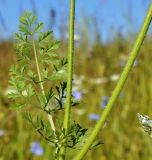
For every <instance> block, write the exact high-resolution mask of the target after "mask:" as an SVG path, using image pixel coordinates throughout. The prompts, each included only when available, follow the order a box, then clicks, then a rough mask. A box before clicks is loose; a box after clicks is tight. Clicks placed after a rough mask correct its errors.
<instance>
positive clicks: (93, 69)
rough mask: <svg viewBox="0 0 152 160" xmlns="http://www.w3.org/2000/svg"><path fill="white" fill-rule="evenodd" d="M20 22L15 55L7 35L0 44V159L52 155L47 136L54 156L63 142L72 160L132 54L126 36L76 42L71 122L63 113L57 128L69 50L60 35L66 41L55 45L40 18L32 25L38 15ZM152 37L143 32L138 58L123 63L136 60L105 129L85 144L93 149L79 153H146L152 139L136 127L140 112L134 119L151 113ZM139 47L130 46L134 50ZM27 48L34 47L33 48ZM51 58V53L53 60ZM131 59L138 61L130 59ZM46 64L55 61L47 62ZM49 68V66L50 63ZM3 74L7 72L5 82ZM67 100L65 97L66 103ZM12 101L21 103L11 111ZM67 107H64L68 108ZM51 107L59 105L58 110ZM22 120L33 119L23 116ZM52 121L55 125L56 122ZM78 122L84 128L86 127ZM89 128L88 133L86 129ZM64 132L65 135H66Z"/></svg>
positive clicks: (122, 155)
mask: <svg viewBox="0 0 152 160" xmlns="http://www.w3.org/2000/svg"><path fill="white" fill-rule="evenodd" d="M150 19H151V18H150ZM20 22H21V23H22V24H21V25H20V26H19V28H20V32H21V33H19V34H16V38H17V42H18V43H17V48H16V51H17V53H18V56H17V57H16V54H14V51H13V49H12V48H13V47H12V46H13V45H12V43H11V42H5V43H3V44H2V45H1V47H0V51H1V52H2V54H0V61H1V63H0V68H1V71H2V72H1V75H0V76H1V79H2V81H1V82H0V84H1V85H0V86H1V88H0V91H1V92H0V93H1V95H0V108H1V110H0V120H1V124H0V159H4V160H5V159H7V160H11V159H19V160H22V159H29V160H30V159H32V160H34V159H41V160H43V159H53V155H54V149H53V148H54V146H53V145H52V143H53V144H54V145H55V147H56V148H57V150H56V158H58V153H59V152H60V147H61V146H62V145H63V144H65V145H66V147H68V148H67V150H66V153H67V158H66V159H72V158H73V157H75V155H76V154H77V153H78V152H79V151H80V149H81V148H82V146H83V145H84V143H85V142H86V141H87V139H88V136H89V135H90V133H91V132H92V131H93V128H94V126H95V122H96V121H98V120H99V117H98V116H99V115H101V119H102V114H103V113H104V111H106V110H107V108H105V107H106V104H107V103H108V101H109V97H110V96H111V94H112V92H113V89H114V87H115V85H116V83H117V81H118V79H119V77H120V74H121V72H122V70H123V68H124V65H125V64H126V62H127V60H128V58H129V56H130V54H129V52H130V50H131V48H132V45H131V44H130V39H129V38H128V39H127V38H124V37H116V38H115V39H114V40H113V41H112V42H110V43H107V44H103V43H102V42H100V41H96V42H94V44H93V45H92V46H91V50H89V51H88V50H87V47H86V48H84V47H83V46H84V43H85V42H83V43H82V44H81V43H80V44H79V46H78V47H77V48H76V52H75V61H74V75H75V76H74V81H73V85H74V86H73V88H76V89H75V92H73V93H72V94H73V96H72V101H71V102H70V100H69V104H71V106H75V105H76V104H77V106H75V107H74V108H73V109H72V110H71V112H72V113H71V117H72V120H74V123H71V124H70V125H69V124H68V123H69V122H68V121H69V120H68V121H67V120H66V118H65V123H64V127H63V128H62V122H63V118H64V117H63V110H64V98H65V95H64V90H65V88H66V83H65V82H64V81H63V79H64V78H66V74H65V73H66V64H67V61H66V60H65V59H64V58H63V57H64V55H66V50H67V47H66V44H65V42H64V41H63V42H61V43H62V44H64V45H63V46H64V47H63V48H62V47H61V48H59V46H58V42H56V41H54V38H53V37H52V33H51V32H45V33H42V32H38V30H39V29H41V27H42V26H43V24H42V23H39V24H37V26H35V27H33V25H35V22H36V18H35V17H34V16H32V15H31V14H29V13H25V14H24V16H23V17H21V19H20ZM149 22H150V21H149ZM149 22H147V24H149ZM25 26H26V27H27V26H28V27H27V28H26V27H25ZM147 27H148V26H147ZM146 30H147V28H146V27H145V31H146ZM37 32H38V33H37ZM22 33H23V34H22ZM144 34H145V33H144ZM144 34H143V35H142V36H144ZM139 36H140V35H139ZM131 38H135V37H131ZM140 38H141V37H140ZM45 39H47V41H45ZM142 40H143V37H142ZM151 41H152V40H151V38H150V37H147V38H146V40H145V42H144V45H143V47H142V49H141V51H140V55H139V57H137V58H136V57H135V56H134V58H133V59H132V61H130V64H129V63H128V64H129V65H130V67H131V66H132V65H133V70H132V71H131V74H130V76H129V79H128V80H127V82H126V83H125V87H124V89H123V90H122V91H121V94H120V95H119V96H118V94H117V96H118V99H117V100H116V103H115V105H114V108H115V109H114V110H113V112H112V113H111V114H110V116H109V117H108V119H105V118H104V121H105V120H106V122H105V123H103V124H104V128H103V130H102V131H101V132H100V133H99V134H98V140H99V142H96V141H94V144H93V145H92V146H91V145H90V146H91V147H90V146H89V147H90V149H91V150H89V152H88V153H87V155H86V157H85V158H84V159H89V160H92V159H93V160H96V159H99V160H100V159H105V160H106V159H107V160H109V159H110V160H115V159H127V160H132V159H141V160H142V159H143V160H144V159H147V160H150V159H151V156H152V155H151V154H152V151H151V139H150V137H149V136H148V134H147V133H145V132H143V131H142V129H141V127H140V124H139V121H138V118H143V117H142V116H140V115H138V118H137V113H141V114H146V115H151V110H150V106H151V103H152V101H151V98H152V86H151V84H152V78H151V72H152V70H151V69H150V64H151V58H152V56H151V54H150V53H151V51H152V48H151ZM48 42H51V43H48ZM138 45H139V47H140V44H138V41H137V46H136V47H138ZM57 48H59V52H60V50H61V51H62V55H60V54H58V55H57V54H56V53H54V52H52V50H56V49H57ZM72 49H73V47H71V49H69V50H70V51H71V53H72ZM136 49H137V48H136ZM137 50H138V49H137ZM137 50H136V51H137ZM63 51H64V53H63ZM136 51H135V50H133V51H132V53H135V52H136ZM138 51H139V50H138ZM4 53H5V54H4ZM25 53H26V54H25ZM30 53H33V55H32V54H30ZM37 53H39V54H37ZM82 53H86V54H82ZM136 53H137V52H136ZM3 54H4V55H6V56H7V61H8V63H6V58H5V56H4V55H3ZM52 54H53V55H52ZM135 55H136V54H135ZM58 56H59V57H60V58H58ZM50 57H51V58H52V57H53V60H51V59H50ZM135 58H136V61H135V62H134V64H133V60H134V59H135ZM4 62H5V63H4ZM14 62H15V63H18V62H19V65H17V66H14V65H13V67H11V69H10V74H11V75H10V76H11V77H9V76H8V68H9V67H10V65H11V64H14ZM41 62H42V63H41ZM50 64H51V65H52V64H53V65H52V66H51V67H50ZM49 67H50V70H49V71H48V70H47V68H49ZM71 70H72V69H71ZM129 70H130V69H129ZM60 71H62V72H60ZM60 73H62V74H60ZM71 73H72V71H71ZM4 75H5V78H4ZM8 79H10V81H9V83H8ZM50 81H51V83H50ZM69 81H70V79H69ZM27 82H28V83H27ZM8 84H9V85H11V88H10V86H9V87H8ZM69 88H70V87H69ZM10 89H11V91H10ZM45 89H46V90H45ZM71 89H72V88H71ZM8 92H9V96H10V98H12V99H13V101H16V102H17V103H14V102H12V101H10V100H9V99H8V98H7V93H8ZM71 92H72V90H69V93H68V94H69V95H70V94H71ZM35 95H36V97H35V98H34V96H35ZM117 96H116V97H117ZM76 99H77V100H79V101H81V103H80V104H79V105H78V103H77V102H78V101H75V100H76ZM105 99H106V101H105ZM36 100H38V101H36ZM23 102H24V103H23ZM50 102H51V103H50ZM109 102H110V101H109ZM14 104H15V105H14ZM48 104H49V105H50V104H51V105H52V104H53V106H55V108H51V109H50V108H49V107H48ZM69 104H68V102H67V106H68V105H69ZM25 105H26V107H25ZM27 105H28V107H30V112H31V113H28V112H27V111H28V108H27ZM107 106H108V105H107ZM14 108H15V109H16V108H17V109H19V110H18V111H17V112H15V111H14V110H13V111H12V109H14ZM20 108H22V110H20ZM110 109H111V108H110ZM69 110H70V109H69V108H68V109H67V113H68V114H69ZM42 111H44V112H42ZM21 112H23V113H24V114H23V117H24V119H22V117H21ZM56 112H58V114H57V115H56V114H55V113H56ZM31 115H32V116H31ZM46 115H48V118H49V122H50V124H51V129H50V127H49V129H48V126H50V125H49V124H47V122H46V123H45V121H47V119H46ZM33 117H35V118H33ZM41 117H42V118H41ZM53 117H54V118H53ZM57 117H58V118H57ZM147 118H148V121H149V123H148V127H149V126H150V125H151V124H150V119H149V117H147ZM25 119H27V120H28V121H29V122H30V123H31V124H32V125H28V124H27V123H25V122H23V121H25ZM33 119H34V120H33ZM50 119H51V120H50ZM54 121H55V123H56V125H54V124H55V123H54ZM75 121H76V122H79V123H80V124H81V126H85V128H88V129H89V130H88V131H87V130H86V129H83V128H82V127H81V126H80V125H79V124H77V123H75ZM100 121H101V120H100ZM104 121H103V122H104ZM141 121H142V120H141ZM98 122H99V121H98ZM142 125H143V124H142ZM32 126H33V127H34V129H35V132H34V130H33V128H32ZM56 126H57V128H56ZM90 126H91V128H90ZM100 126H101V125H100ZM150 127H151V126H150ZM64 129H66V130H67V131H66V130H64ZM36 131H37V132H38V133H40V135H41V136H40V135H39V134H37V132H36ZM86 131H87V133H85V132H86ZM150 133H151V132H150ZM96 134H97V132H96ZM64 136H65V137H64ZM67 136H68V138H67ZM81 138H82V139H81ZM64 139H66V140H67V141H64ZM93 140H94V139H93ZM48 142H51V143H48ZM63 142H64V143H63ZM79 142H81V143H79ZM98 144H100V145H98ZM36 150H38V151H36ZM8 153H9V154H8ZM63 153H64V149H63Z"/></svg>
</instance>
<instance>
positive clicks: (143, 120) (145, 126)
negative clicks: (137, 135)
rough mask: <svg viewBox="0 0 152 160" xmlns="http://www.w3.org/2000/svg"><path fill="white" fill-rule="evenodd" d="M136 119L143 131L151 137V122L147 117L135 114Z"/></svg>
mask: <svg viewBox="0 0 152 160" xmlns="http://www.w3.org/2000/svg"><path fill="white" fill-rule="evenodd" d="M137 117H138V119H139V121H140V123H141V125H142V127H143V129H144V131H145V132H148V134H149V135H150V136H151V137H152V120H151V119H150V118H149V117H148V116H147V115H144V116H142V115H141V114H139V113H137Z"/></svg>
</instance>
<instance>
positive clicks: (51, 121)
mask: <svg viewBox="0 0 152 160" xmlns="http://www.w3.org/2000/svg"><path fill="white" fill-rule="evenodd" d="M33 50H34V57H35V63H36V69H37V74H38V78H39V82H40V83H39V84H40V88H41V91H42V94H43V96H44V98H45V100H46V96H45V91H44V87H43V83H42V78H41V74H40V68H39V63H38V58H37V52H36V46H35V42H34V38H33ZM46 109H48V106H46ZM47 115H48V119H49V122H50V125H51V128H52V130H53V131H54V132H55V125H54V122H53V118H52V115H51V114H49V113H48V114H47Z"/></svg>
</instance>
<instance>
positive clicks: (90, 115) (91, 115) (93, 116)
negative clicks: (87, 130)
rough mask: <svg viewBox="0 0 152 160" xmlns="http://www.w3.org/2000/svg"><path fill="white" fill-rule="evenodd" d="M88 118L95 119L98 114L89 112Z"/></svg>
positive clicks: (97, 117) (97, 118)
mask: <svg viewBox="0 0 152 160" xmlns="http://www.w3.org/2000/svg"><path fill="white" fill-rule="evenodd" d="M89 119H90V120H95V121H97V120H99V115H97V114H95V113H91V114H89Z"/></svg>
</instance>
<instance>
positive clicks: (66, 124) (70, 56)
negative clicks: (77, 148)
mask: <svg viewBox="0 0 152 160" xmlns="http://www.w3.org/2000/svg"><path fill="white" fill-rule="evenodd" d="M74 19H75V0H70V15H69V42H68V45H69V46H68V79H67V95H66V107H65V115H64V123H63V128H64V129H65V135H67V134H68V129H69V125H70V113H71V92H72V76H73V52H74ZM63 143H64V144H63V146H62V147H61V149H60V160H64V159H65V152H66V147H65V146H66V139H65V141H64V142H63Z"/></svg>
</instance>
